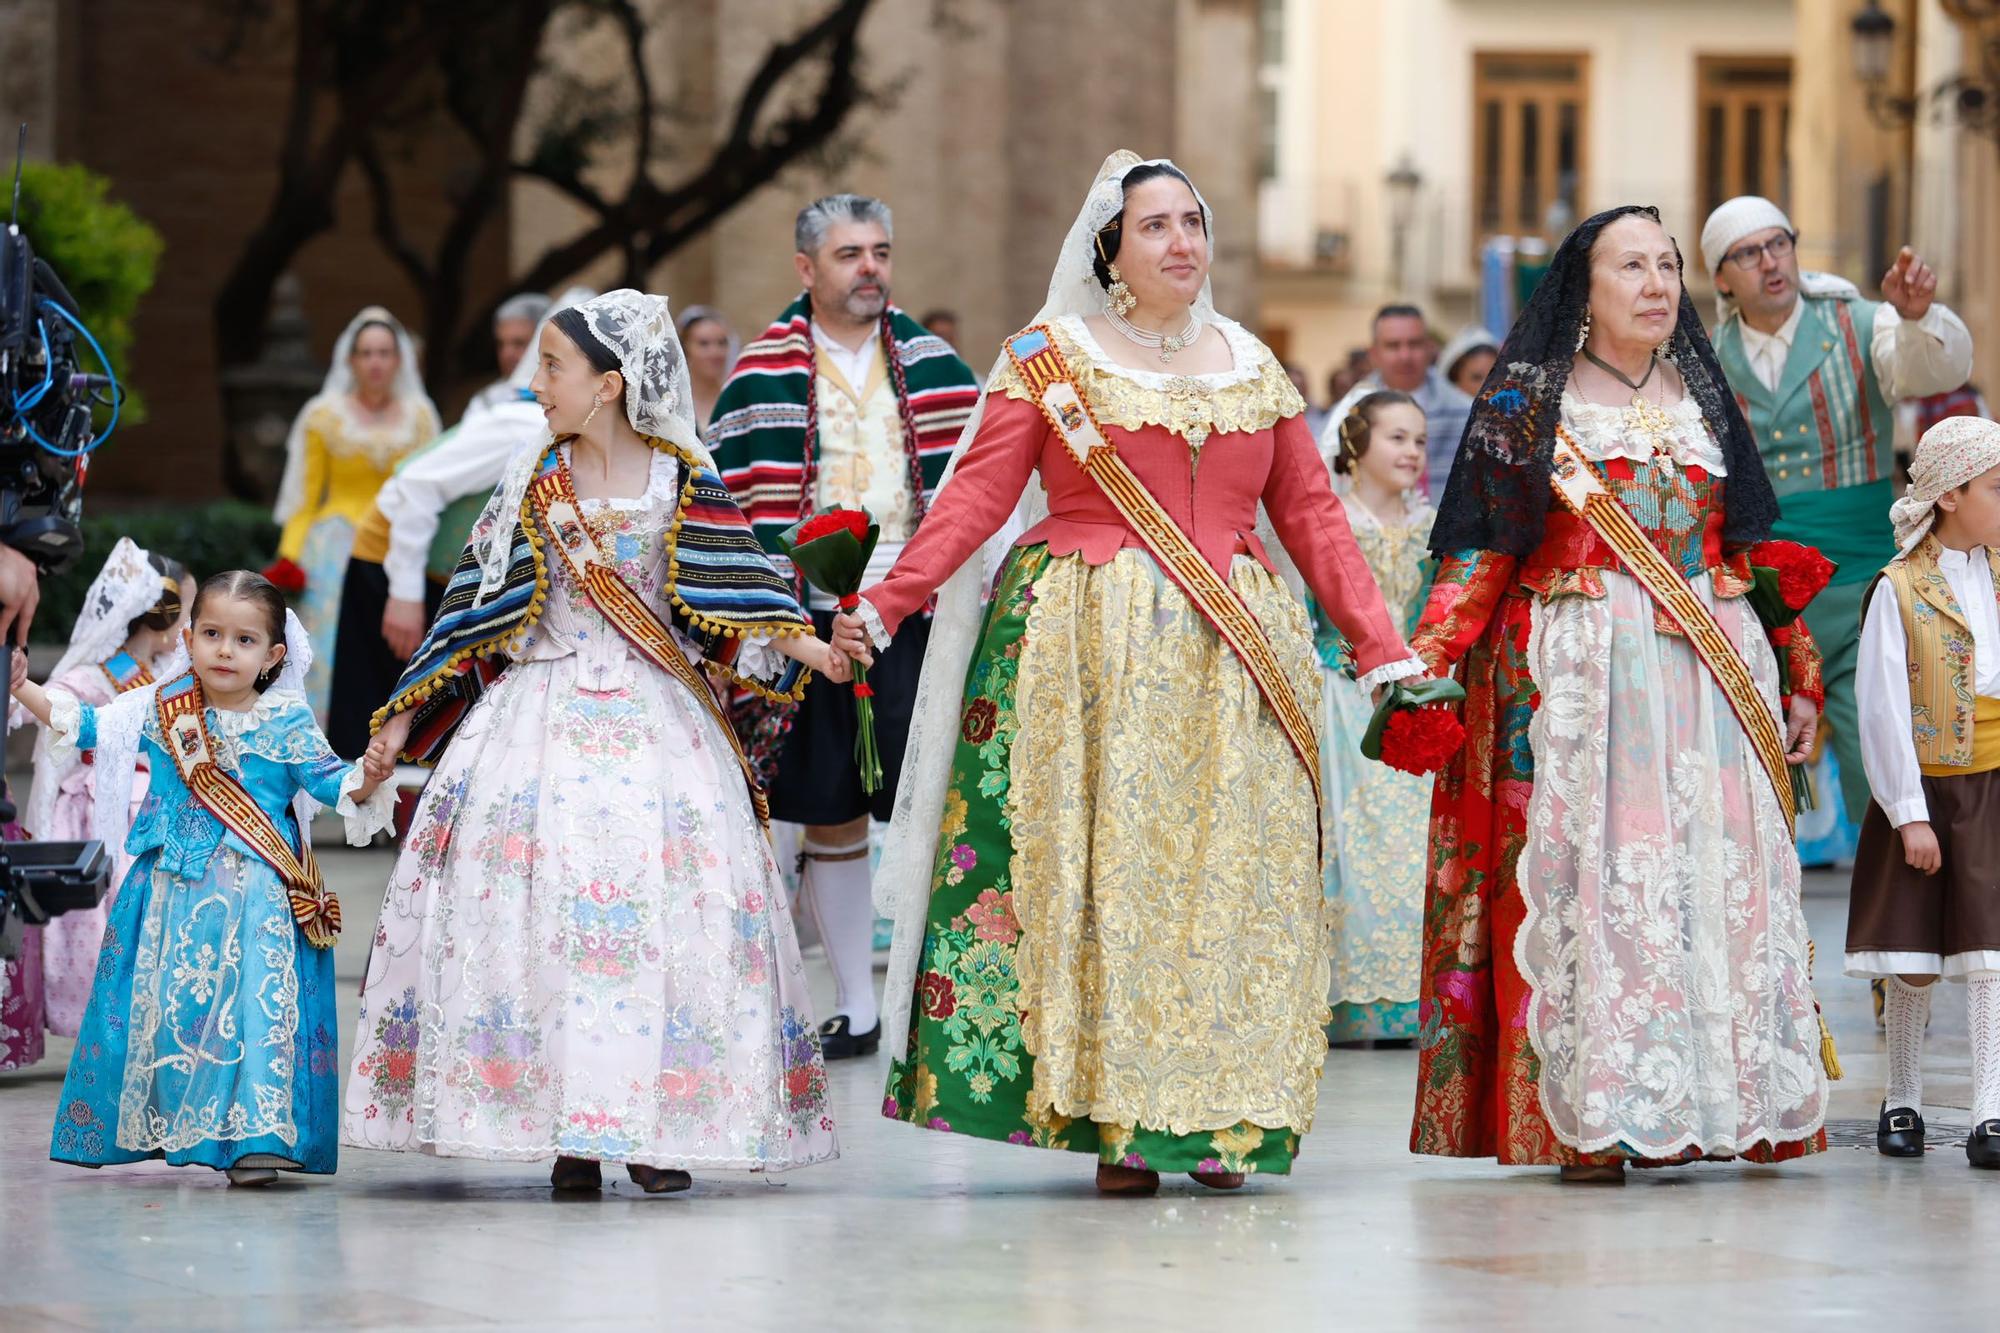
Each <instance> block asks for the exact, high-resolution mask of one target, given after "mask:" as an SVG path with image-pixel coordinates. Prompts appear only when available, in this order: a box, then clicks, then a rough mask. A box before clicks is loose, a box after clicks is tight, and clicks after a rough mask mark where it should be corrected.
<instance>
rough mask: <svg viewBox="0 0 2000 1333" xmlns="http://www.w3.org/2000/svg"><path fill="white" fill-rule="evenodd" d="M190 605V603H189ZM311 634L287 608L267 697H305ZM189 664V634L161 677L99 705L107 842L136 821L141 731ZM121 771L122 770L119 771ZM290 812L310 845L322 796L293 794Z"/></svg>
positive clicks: (112, 843) (98, 810)
mask: <svg viewBox="0 0 2000 1333" xmlns="http://www.w3.org/2000/svg"><path fill="white" fill-rule="evenodd" d="M190 610H192V608H190ZM312 663H313V648H312V639H311V638H310V637H308V636H307V634H306V627H305V626H304V625H302V624H300V623H299V618H298V616H297V615H296V614H294V613H293V612H292V611H290V610H287V611H286V612H285V661H284V664H283V665H282V666H281V667H279V668H278V678H277V679H276V680H274V681H272V682H271V685H270V688H268V689H266V690H265V691H264V694H263V697H264V698H265V699H267V700H268V699H272V698H274V697H275V696H277V695H280V694H286V693H289V694H295V695H297V696H299V698H300V699H302V700H303V699H304V697H305V691H306V673H307V672H308V671H311V670H312ZM190 665H191V662H190V659H189V657H188V650H187V643H186V641H185V639H183V641H182V642H181V644H180V646H179V647H177V648H176V649H174V652H173V654H172V656H170V657H168V658H167V660H166V664H165V665H164V666H162V667H161V668H160V669H159V672H158V675H159V679H158V680H157V681H156V682H154V683H153V684H151V685H148V686H146V687H145V688H144V689H138V690H127V691H126V692H125V693H123V694H121V695H119V696H118V697H117V698H116V699H115V700H113V701H112V702H111V703H109V704H106V705H105V706H104V707H103V708H100V709H98V710H97V750H96V752H95V759H94V762H95V764H96V767H97V784H96V792H95V798H94V803H93V810H94V814H95V827H94V829H93V830H92V833H93V836H95V837H96V838H97V839H98V840H99V841H101V842H103V844H104V845H105V846H106V847H107V848H109V847H123V846H124V845H125V834H126V832H127V829H128V827H129V825H130V824H131V821H132V774H133V772H134V771H135V769H136V767H137V765H138V762H139V733H140V731H141V729H142V728H144V726H145V724H146V718H147V717H148V716H150V715H151V713H152V712H153V703H154V700H155V699H157V698H158V697H159V693H160V686H161V685H164V684H167V683H168V682H169V681H174V680H178V679H179V678H180V677H181V675H182V674H183V673H184V672H186V671H187V669H188V667H189V666H190ZM121 775H122V776H121ZM292 813H293V815H295V816H296V817H297V819H298V821H299V838H300V840H301V841H302V842H303V843H305V844H306V845H307V846H311V845H312V821H313V816H314V815H315V814H317V813H319V802H318V801H315V800H314V799H313V798H312V797H310V796H308V795H306V793H305V792H304V791H300V792H299V794H298V795H297V796H295V797H293V798H292Z"/></svg>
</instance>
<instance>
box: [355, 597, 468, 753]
mask: <svg viewBox="0 0 2000 1333" xmlns="http://www.w3.org/2000/svg"><path fill="white" fill-rule="evenodd" d="M443 600H444V587H443V585H441V584H439V583H438V582H436V581H435V580H433V579H425V580H424V618H425V619H426V620H427V621H428V620H435V619H437V611H438V603H439V602H441V601H443ZM388 605H389V574H388V571H387V570H385V569H383V568H382V566H380V565H378V564H376V563H375V562H374V561H373V560H349V561H348V562H347V578H346V580H345V581H344V582H343V583H342V584H341V586H340V628H339V630H338V631H337V632H336V634H335V637H334V647H333V683H332V686H331V688H330V689H329V691H328V695H327V710H326V738H327V740H328V742H329V743H331V744H332V746H333V752H334V753H335V754H337V755H339V756H340V757H341V758H342V759H346V760H349V761H353V760H356V759H359V758H360V757H361V752H362V751H363V750H365V749H367V748H368V723H369V720H370V719H371V718H373V717H374V716H375V710H376V709H378V708H380V707H381V706H382V705H383V704H385V703H388V702H389V696H390V695H391V694H394V693H395V692H396V682H397V681H399V680H401V679H402V678H403V668H404V667H405V666H406V665H408V664H407V663H406V662H404V661H403V659H402V658H400V657H398V656H396V655H395V654H394V653H392V652H390V651H389V645H388V644H387V643H386V642H385V641H384V640H383V638H382V612H383V610H384V608H386V607H387V606H388Z"/></svg>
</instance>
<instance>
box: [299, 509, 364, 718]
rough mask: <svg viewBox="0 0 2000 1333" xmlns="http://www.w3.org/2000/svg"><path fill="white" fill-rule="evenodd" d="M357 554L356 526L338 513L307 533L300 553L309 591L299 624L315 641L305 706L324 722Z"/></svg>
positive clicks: (303, 599)
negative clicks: (343, 596)
mask: <svg viewBox="0 0 2000 1333" xmlns="http://www.w3.org/2000/svg"><path fill="white" fill-rule="evenodd" d="M353 554H354V524H353V523H351V522H349V521H348V520H347V519H345V518H341V517H339V516H338V515H329V516H328V517H326V518H323V519H321V520H320V521H319V522H317V523H315V524H313V525H312V526H311V527H310V528H307V529H306V540H305V547H304V549H303V550H301V551H300V552H299V568H301V569H303V570H304V571H305V574H306V590H305V591H304V592H303V593H300V594H299V596H298V598H297V600H296V602H295V603H294V609H295V610H297V611H298V613H299V623H300V624H302V625H304V626H305V627H306V634H307V635H308V636H309V637H310V638H311V639H312V648H313V652H312V658H313V660H312V667H311V669H310V670H308V671H307V672H306V702H308V703H310V704H311V705H312V710H313V716H314V717H317V718H318V719H320V722H321V723H322V724H324V723H325V721H326V712H327V703H328V700H329V699H330V698H331V697H332V694H333V654H334V652H335V651H336V649H337V647H338V645H337V643H336V642H335V636H336V635H337V634H338V632H339V630H340V590H341V588H342V587H344V586H345V585H346V583H347V561H348V557H350V556H351V555H353Z"/></svg>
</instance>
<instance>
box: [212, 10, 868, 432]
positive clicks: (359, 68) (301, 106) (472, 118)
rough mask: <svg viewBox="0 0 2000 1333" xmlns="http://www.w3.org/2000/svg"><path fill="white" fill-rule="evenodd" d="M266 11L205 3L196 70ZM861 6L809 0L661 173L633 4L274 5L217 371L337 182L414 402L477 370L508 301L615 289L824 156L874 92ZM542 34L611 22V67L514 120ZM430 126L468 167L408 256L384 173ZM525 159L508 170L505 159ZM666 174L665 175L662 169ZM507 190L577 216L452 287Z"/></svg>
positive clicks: (667, 112) (667, 111)
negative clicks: (383, 295)
mask: <svg viewBox="0 0 2000 1333" xmlns="http://www.w3.org/2000/svg"><path fill="white" fill-rule="evenodd" d="M283 3H284V0H212V5H213V6H214V7H215V8H217V9H218V10H219V12H220V18H221V20H222V21H221V23H220V25H219V27H218V31H219V33H220V36H221V40H220V42H219V43H218V45H217V47H216V50H215V52H214V54H215V56H216V57H217V58H218V59H219V60H221V61H224V62H227V61H229V60H231V59H233V58H235V56H236V55H237V53H238V52H240V51H241V50H242V49H243V47H244V46H245V45H246V44H247V42H248V41H249V40H250V39H251V38H252V36H253V35H254V34H255V32H256V31H257V30H258V29H260V28H266V27H271V26H275V22H276V19H277V15H276V14H274V13H273V9H274V7H275V6H277V5H279V4H283ZM872 4H873V0H828V4H827V8H826V10H825V12H824V13H823V14H822V15H821V16H820V17H819V18H818V19H817V20H815V21H814V22H812V23H811V24H809V25H808V26H807V27H806V28H805V29H804V30H803V31H801V32H799V33H798V34H796V35H795V36H793V37H791V38H789V39H786V40H782V41H778V42H775V43H773V44H772V46H771V47H770V49H769V50H768V51H767V52H766V53H765V55H764V58H763V60H762V61H761V62H760V63H759V64H758V66H757V68H756V70H755V71H754V72H753V73H752V74H751V76H750V78H749V79H748V80H747V81H746V82H745V84H744V85H743V88H742V89H741V91H740V92H739V93H738V94H737V96H736V101H735V105H734V108H733V111H732V112H731V113H730V114H729V115H728V117H727V118H726V122H725V123H726V126H727V128H726V131H725V132H724V133H723V134H722V136H721V137H720V139H719V140H718V141H716V142H715V144H714V147H713V149H712V150H711V151H709V152H707V153H706V154H705V155H704V156H703V157H702V158H701V160H699V161H696V162H693V163H692V164H680V163H678V159H676V157H675V155H673V154H671V153H668V152H667V151H665V149H664V148H663V146H662V145H661V143H660V142H659V137H658V130H659V128H660V127H661V126H662V125H666V124H670V123H671V122H672V121H673V119H674V117H675V115H676V109H675V108H674V107H671V106H668V105H665V104H664V102H663V99H662V97H661V95H660V93H659V91H658V89H657V88H656V85H655V81H654V79H653V78H652V75H651V72H650V71H649V68H648V66H647V63H646V56H645V45H646V40H647V36H648V32H649V30H650V29H651V27H652V26H653V25H652V23H651V21H650V20H649V18H648V16H647V14H646V12H644V11H643V10H642V8H641V7H640V5H638V4H636V3H634V0H424V2H423V3H410V0H292V3H291V4H290V5H289V6H288V7H289V8H290V9H291V10H292V21H293V25H294V26H293V29H292V32H291V34H290V36H291V44H292V52H293V55H292V59H293V80H292V88H291V100H290V105H289V109H288V112H287V116H286V122H285V135H284V140H283V144H282V147H281V149H280V151H279V156H278V163H277V168H278V171H277V185H276V188H275V190H274V191H273V194H272V197H271V200H270V202H269V204H268V205H267V206H266V208H265V211H264V215H263V217H262V219H261V220H260V221H259V223H258V225H257V227H256V229H255V230H254V231H252V233H251V234H250V236H249V238H248V239H247V240H246V241H245V243H244V245H243V249H242V250H241V252H240V253H239V254H238V256H237V260H236V263H235V264H234V265H233V266H232V267H231V269H230V272H229V275H228V277H227V278H226V279H225V281H224V282H223V285H222V287H221V290H220V291H219V292H218V294H217V296H216V300H215V306H214V312H215V340H216V351H217V355H218V360H219V362H220V364H221V365H222V366H224V367H229V366H234V365H241V364H244V363H245V362H248V361H252V360H254V359H255V358H256V356H257V353H258V351H259V349H260V346H261V341H262V337H263V329H264V326H265V322H266V319H267V317H268V315H269V311H270V305H271V295H272V289H273V287H274V285H275V284H276V282H277V280H278V278H279V277H280V275H282V274H283V273H284V272H285V270H286V269H287V268H288V267H289V266H290V265H291V264H292V263H293V262H294V261H295V260H296V258H297V256H298V254H299V252H300V251H301V250H303V249H304V248H305V247H306V246H307V245H308V244H309V243H311V241H312V240H313V239H314V238H316V237H317V236H319V235H321V234H322V233H324V232H325V231H327V230H328V229H329V228H330V227H331V226H332V225H333V223H334V198H335V195H336V193H337V191H338V190H339V188H340V186H341V183H342V181H343V179H344V178H345V176H346V173H347V172H348V171H349V170H350V169H353V170H358V171H359V172H361V174H362V177H363V179H364V180H365V181H366V182H367V184H368V188H369V198H370V203H371V212H372V218H373V227H374V232H375V235H376V237H377V239H378V240H379V241H380V243H381V245H382V248H383V250H384V251H385V252H386V253H387V254H388V256H389V257H390V258H391V259H392V260H393V261H394V262H395V263H396V264H397V265H398V266H399V267H400V268H401V269H402V270H403V272H404V273H405V274H406V275H407V276H408V277H409V279H410V281H411V283H412V284H413V285H414V286H415V287H416V288H417V290H418V291H420V292H421V293H422V294H423V310H422V319H421V326H422V331H423V334H424V337H425V340H426V342H427V344H428V345H429V346H430V347H432V348H435V349H438V354H437V355H434V356H432V357H431V358H429V362H428V376H429V378H430V380H431V388H432V390H433V393H436V392H437V391H438V390H440V389H442V388H444V387H446V386H447V385H449V384H450V383H452V382H453V381H455V380H460V379H463V378H464V377H466V376H468V375H470V374H472V373H474V372H476V370H477V369H478V367H479V366H481V365H482V364H484V362H485V360H486V358H487V357H489V356H490V355H491V346H490V343H489V341H488V334H487V331H486V326H487V323H488V321H489V320H490V317H491V314H492V311H493V310H494V308H495V307H496V306H497V305H498V304H499V302H500V301H502V300H503V299H505V297H506V296H507V294H508V291H511V290H515V289H524V288H525V289H539V288H547V287H552V286H554V285H556V284H557V283H559V282H561V281H562V280H563V279H565V278H567V277H568V276H569V275H571V274H573V273H575V272H577V271H578V270H580V269H582V268H584V267H585V266H587V265H589V264H591V263H593V262H594V261H596V260H598V259H600V258H602V257H603V256H605V255H607V254H616V255H617V256H619V259H620V263H621V267H622V271H623V275H624V278H625V280H626V281H628V282H630V283H633V284H641V283H643V281H644V278H645V275H646V273H647V272H648V271H649V270H651V269H652V268H653V266H655V265H656V264H658V263H659V262H660V261H661V260H663V259H665V258H666V257H667V256H669V255H671V254H672V253H673V252H674V251H675V250H677V249H679V248H680V247H681V246H683V245H685V244H687V243H688V242H689V241H690V240H692V239H694V238H695V237H697V236H699V235H700V234H701V233H702V232H703V231H704V230H705V229H706V228H708V227H709V226H711V225H712V224H713V223H714V222H715V221H716V220H717V219H718V218H720V217H722V216H723V215H724V214H726V213H727V212H728V211H729V210H730V209H732V208H734V207H735V206H736V205H737V204H739V203H741V202H742V201H743V200H744V199H745V198H747V197H748V196H749V195H751V194H752V193H754V192H755V191H756V190H757V189H758V188H759V187H761V186H763V185H765V184H766V183H768V182H769V181H771V180H772V179H774V178H775V177H776V176H777V175H778V174H779V173H780V172H782V171H783V170H784V169H785V168H786V167H788V166H790V165H791V164H793V163H795V162H799V161H801V160H804V159H808V158H811V157H813V156H815V155H818V154H824V153H827V152H830V151H832V150H833V149H834V148H835V147H836V141H837V136H838V135H839V132H840V130H841V127H842V125H843V124H844V123H845V122H846V121H847V118H848V117H849V115H850V114H851V113H852V112H853V111H854V110H855V109H856V108H857V107H860V106H862V105H865V104H867V103H868V102H870V101H871V100H875V99H877V98H879V97H880V96H881V94H880V93H879V92H876V91H874V90H871V89H869V88H867V87H865V86H864V84H863V82H862V79H861V75H860V42H859V31H860V26H861V22H862V19H863V18H864V17H865V16H866V15H867V13H868V11H869V9H870V7H871V5H872ZM560 19H569V20H572V21H575V22H577V23H603V22H609V23H611V24H612V25H614V27H615V29H616V31H617V33H618V35H619V38H620V40H621V41H622V43H623V47H624V52H625V55H626V60H625V61H624V66H625V68H624V69H623V71H622V72H616V73H614V75H613V78H614V79H616V80H619V81H622V85H623V86H622V88H616V89H614V88H613V87H611V86H610V85H609V84H600V85H593V86H590V87H586V88H572V89H570V91H571V92H572V93H575V94H580V95H577V96H570V97H566V98H563V99H560V101H561V103H562V108H561V109H559V110H557V111H554V112H552V113H550V114H549V115H548V116H547V117H545V118H544V120H543V121H542V123H539V124H537V123H529V122H526V120H525V118H526V117H527V116H528V114H529V113H528V106H529V102H530V92H531V89H532V88H533V87H534V84H535V80H536V79H537V78H538V77H557V76H555V75H554V74H553V73H552V72H551V71H549V70H548V69H547V68H546V67H545V65H544V63H543V61H542V58H541V54H542V51H543V48H544V43H545V40H546V39H547V37H548V35H549V34H550V32H551V31H552V27H551V25H552V24H554V23H556V22H557V21H558V20H560ZM438 117H443V118H445V119H446V121H447V122H448V123H449V124H450V125H451V126H453V127H454V128H455V129H456V131H457V132H458V133H459V135H460V136H462V138H463V140H464V141H465V142H466V144H467V145H468V146H469V150H470V153H469V159H470V161H471V163H472V165H471V167H470V169H469V170H468V171H466V172H464V173H458V174H455V175H454V178H453V179H452V180H451V181H449V182H447V196H448V198H449V200H450V202H451V213H450V217H449V220H448V221H447V222H446V224H445V225H444V227H443V228H442V229H441V230H440V231H439V232H438V234H437V235H436V236H435V237H434V238H432V239H431V240H430V242H429V244H428V245H426V244H424V243H423V242H422V241H420V240H419V239H418V238H416V237H414V236H412V235H411V234H410V231H409V229H408V228H406V226H405V225H404V222H403V219H402V217H401V216H400V213H399V210H398V207H397V197H396V191H395V188H394V186H393V183H392V175H391V169H390V164H391V163H392V162H393V160H394V158H395V155H396V153H397V151H398V150H399V146H400V145H402V144H404V143H406V142H407V141H408V140H409V139H410V138H411V137H412V136H411V131H412V130H413V129H416V128H420V127H432V126H435V124H436V121H437V118H438ZM523 142H527V143H530V144H532V148H531V151H530V152H529V153H528V154H527V155H526V159H525V160H521V159H520V158H518V157H517V155H516V146H517V145H518V144H521V143H523ZM609 152H616V153H618V154H619V155H620V156H623V155H626V154H629V156H630V158H631V161H632V171H631V173H630V177H629V179H627V180H626V181H625V182H624V184H623V188H622V189H619V190H616V191H611V192H607V191H606V190H604V189H603V188H602V187H601V186H600V185H596V184H593V183H592V182H593V180H596V179H598V178H599V177H600V176H601V175H602V173H601V172H600V171H599V169H598V168H599V160H600V158H601V157H603V156H605V155H607V154H608V153H609ZM677 164H678V165H679V166H680V169H679V170H678V172H677V173H675V175H674V178H673V179H669V180H664V181H663V180H662V179H660V177H661V176H662V175H665V174H667V173H666V170H665V168H667V167H670V166H675V165H677ZM516 179H533V180H539V181H543V182H545V183H547V184H548V185H550V186H552V187H554V188H555V189H557V190H559V191H561V193H562V194H563V195H564V196H565V197H567V198H568V199H570V200H572V201H574V202H575V203H577V204H579V205H581V206H582V208H583V209H584V210H585V211H586V212H587V214H588V215H589V220H588V221H587V222H586V223H585V225H584V226H583V227H582V229H581V230H580V231H578V232H577V233H576V234H575V235H574V236H571V237H569V238H568V239H565V240H563V241H560V242H557V243H555V244H553V245H551V246H550V247H549V248H548V249H547V250H546V251H545V252H544V253H543V254H542V255H540V256H539V257H537V258H536V259H535V260H534V261H532V262H531V263H530V264H529V265H528V266H527V269H526V271H525V272H523V273H520V274H517V275H514V278H513V280H512V282H510V283H509V284H508V286H507V290H495V291H487V292H478V293H474V292H471V291H469V290H468V286H469V283H470V281H471V278H470V271H471V262H472V260H473V258H474V255H475V251H476V248H477V246H478V243H479V241H480V239H481V238H482V236H483V235H484V234H485V232H486V229H487V227H488V226H489V224H490V223H491V220H492V219H493V217H494V216H495V214H496V212H497V210H498V209H499V207H500V205H501V204H502V203H503V201H504V200H505V197H506V192H507V190H508V188H509V186H510V185H511V184H512V182H513V181H515V180H516Z"/></svg>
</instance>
